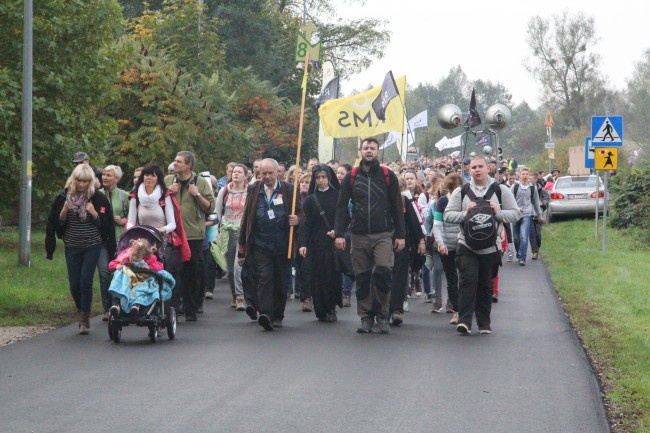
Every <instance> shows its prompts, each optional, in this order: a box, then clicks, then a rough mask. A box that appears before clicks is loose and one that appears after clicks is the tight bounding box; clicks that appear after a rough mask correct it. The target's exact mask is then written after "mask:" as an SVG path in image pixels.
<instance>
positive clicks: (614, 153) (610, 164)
mask: <svg viewBox="0 0 650 433" xmlns="http://www.w3.org/2000/svg"><path fill="white" fill-rule="evenodd" d="M594 168H595V169H596V170H616V169H617V168H618V148H616V147H598V148H596V154H595V155H594Z"/></svg>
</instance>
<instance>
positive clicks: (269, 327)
mask: <svg viewBox="0 0 650 433" xmlns="http://www.w3.org/2000/svg"><path fill="white" fill-rule="evenodd" d="M257 324H258V325H260V326H261V327H262V328H264V330H265V331H273V324H272V323H271V318H270V317H269V316H267V315H266V314H260V317H258V318H257Z"/></svg>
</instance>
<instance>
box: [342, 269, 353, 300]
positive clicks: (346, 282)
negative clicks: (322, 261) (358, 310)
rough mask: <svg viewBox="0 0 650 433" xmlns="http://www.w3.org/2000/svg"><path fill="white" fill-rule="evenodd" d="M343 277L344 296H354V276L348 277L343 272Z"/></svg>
mask: <svg viewBox="0 0 650 433" xmlns="http://www.w3.org/2000/svg"><path fill="white" fill-rule="evenodd" d="M341 279H342V286H343V290H342V292H343V296H352V285H353V284H354V281H352V278H350V277H348V276H347V275H345V274H341Z"/></svg>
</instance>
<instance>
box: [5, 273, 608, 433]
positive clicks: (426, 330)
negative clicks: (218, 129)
mask: <svg viewBox="0 0 650 433" xmlns="http://www.w3.org/2000/svg"><path fill="white" fill-rule="evenodd" d="M445 294H446V292H445ZM215 295H216V296H215V299H214V300H211V301H206V302H205V310H206V312H205V314H204V315H202V316H199V321H198V322H195V323H185V322H183V319H182V318H181V320H180V323H179V326H178V332H177V337H176V339H175V340H173V341H169V340H168V339H167V337H166V336H163V337H162V338H161V340H160V341H159V342H157V343H155V344H152V343H150V342H149V339H148V337H147V329H146V328H135V327H129V328H124V330H123V333H122V339H123V342H122V343H120V344H115V343H113V342H111V341H110V340H109V339H108V335H107V331H106V325H105V323H102V322H101V321H100V320H99V317H96V318H94V319H93V320H92V322H91V334H90V335H89V336H79V335H77V326H76V325H72V326H68V327H65V328H61V329H58V330H55V331H52V332H49V333H47V334H42V335H39V336H37V337H34V338H31V339H29V340H27V341H23V342H19V343H16V344H12V345H9V346H6V347H0V432H3V433H5V432H10V433H14V432H37V433H44V432H66V433H70V432H116V431H125V432H135V431H152V432H153V431H156V432H256V433H259V432H405V433H406V432H495V433H496V432H520V433H524V432H535V433H537V432H544V433H555V432H557V433H560V432H561V433H571V432H575V433H578V432H580V433H584V432H589V433H599V432H608V431H609V428H608V425H607V421H606V418H605V412H604V409H603V405H602V402H601V399H600V395H599V388H598V385H597V382H596V379H595V377H594V374H593V372H592V369H591V367H590V364H589V362H588V360H587V359H586V357H585V355H584V352H583V350H582V348H581V347H580V344H579V342H578V340H577V338H576V336H575V334H574V332H573V330H572V329H571V326H570V325H569V322H568V321H567V319H566V317H565V315H564V313H563V310H562V308H561V306H560V304H559V302H558V300H557V295H556V293H555V292H554V291H553V289H552V288H551V287H550V283H549V280H548V277H547V274H546V270H545V268H544V266H543V263H542V262H540V261H529V263H528V265H527V266H526V267H523V268H522V267H519V266H518V265H517V264H516V263H504V267H503V268H502V271H501V285H500V302H499V303H498V304H495V305H494V308H493V310H492V311H493V312H492V321H493V322H492V328H493V334H491V335H477V334H476V333H475V334H473V335H471V336H461V335H460V334H458V333H457V332H456V331H455V329H454V327H453V326H451V325H449V324H448V323H447V322H448V321H449V319H450V315H448V314H430V313H429V310H430V305H431V304H425V303H424V302H423V299H421V298H416V299H412V300H411V302H410V307H411V308H410V312H408V313H406V314H405V322H404V324H403V325H402V326H401V327H399V328H393V329H391V333H390V335H379V334H370V335H362V334H357V333H356V332H355V330H356V328H357V326H358V324H359V321H358V318H357V317H356V313H355V309H354V306H353V308H345V309H343V311H341V312H340V313H339V321H338V322H337V323H321V322H317V321H316V320H315V317H314V315H313V314H311V313H303V312H301V311H300V308H299V307H300V304H299V303H298V302H297V301H289V304H288V306H287V317H286V318H285V321H284V328H283V329H280V330H275V331H272V332H264V331H263V330H262V328H260V327H259V326H258V325H257V324H256V323H254V322H251V321H250V320H249V319H248V317H247V316H246V315H245V314H244V313H242V312H235V311H234V310H232V309H230V308H229V306H228V297H229V290H228V286H227V282H226V281H225V280H221V281H219V282H218V283H217V291H216V294H215ZM71 302H72V301H71Z"/></svg>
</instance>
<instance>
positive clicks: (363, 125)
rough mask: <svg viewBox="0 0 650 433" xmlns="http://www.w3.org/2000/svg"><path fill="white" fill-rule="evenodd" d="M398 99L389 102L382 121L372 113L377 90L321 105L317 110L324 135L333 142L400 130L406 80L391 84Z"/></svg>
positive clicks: (379, 89)
mask: <svg viewBox="0 0 650 433" xmlns="http://www.w3.org/2000/svg"><path fill="white" fill-rule="evenodd" d="M395 83H396V84H397V90H398V91H399V94H400V96H401V97H402V99H401V100H400V99H399V97H396V98H393V100H392V101H390V103H389V104H388V107H387V108H386V120H385V121H381V120H379V119H377V115H376V114H375V112H374V111H373V110H372V101H374V100H375V99H376V98H377V96H378V95H379V93H380V92H381V86H379V87H375V88H374V89H371V90H368V91H367V92H364V93H360V94H358V95H354V96H350V97H348V98H342V99H333V100H330V101H327V102H325V103H324V104H323V105H322V106H321V107H320V109H319V110H318V115H319V117H320V121H321V125H323V132H324V133H325V135H328V136H330V137H335V138H343V137H369V136H372V135H378V134H383V133H384V132H390V131H403V130H404V107H403V106H402V103H404V104H406V98H405V95H406V76H403V77H400V78H397V79H396V80H395Z"/></svg>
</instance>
